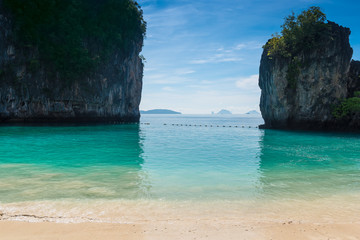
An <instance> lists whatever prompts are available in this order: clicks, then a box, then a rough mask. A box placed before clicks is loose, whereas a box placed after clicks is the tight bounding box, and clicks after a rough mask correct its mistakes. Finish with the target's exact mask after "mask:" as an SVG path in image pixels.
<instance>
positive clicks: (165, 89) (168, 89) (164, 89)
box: [162, 86, 175, 92]
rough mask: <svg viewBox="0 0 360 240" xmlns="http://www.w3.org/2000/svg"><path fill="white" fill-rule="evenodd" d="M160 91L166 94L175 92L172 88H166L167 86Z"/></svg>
mask: <svg viewBox="0 0 360 240" xmlns="http://www.w3.org/2000/svg"><path fill="white" fill-rule="evenodd" d="M162 90H163V91H166V92H173V91H175V89H174V88H172V87H168V86H167V87H163V88H162Z"/></svg>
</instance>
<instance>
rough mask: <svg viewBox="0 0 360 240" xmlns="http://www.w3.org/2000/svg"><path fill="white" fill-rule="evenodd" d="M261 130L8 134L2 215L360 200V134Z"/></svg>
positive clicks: (1, 160)
mask: <svg viewBox="0 0 360 240" xmlns="http://www.w3.org/2000/svg"><path fill="white" fill-rule="evenodd" d="M261 123H262V119H261V118H260V117H252V116H246V115H230V116H216V115H215V116H212V115H209V116H206V115H205V116H201V115H144V116H142V118H141V124H128V125H105V126H102V125H99V126H77V127H75V126H68V127H64V126H61V127H19V126H12V127H0V141H1V145H0V210H1V208H3V209H4V208H6V207H8V208H7V210H6V211H10V210H9V209H10V207H12V209H13V210H14V209H15V208H16V207H17V210H16V211H25V210H24V207H26V206H27V209H30V206H31V208H32V209H36V208H37V207H36V206H34V204H35V203H37V204H38V205H39V203H42V204H43V203H47V206H51V204H50V205H49V203H51V202H57V203H60V202H64V201H68V202H72V204H73V203H76V202H78V203H84V202H92V203H94V204H99V203H101V204H110V205H114V201H115V202H118V203H119V204H121V203H124V202H129V201H131V202H132V203H131V204H135V205H136V201H138V202H151V203H152V204H155V203H156V201H158V202H162V204H164V202H167V203H171V202H177V201H178V202H187V203H188V202H197V203H201V202H204V203H205V202H211V201H213V202H214V201H218V202H227V204H228V203H229V202H232V201H233V202H236V201H242V202H243V203H247V206H248V207H249V206H250V205H251V204H255V205H256V204H257V203H260V202H271V201H273V202H276V201H302V200H305V201H317V200H318V199H322V198H336V197H338V196H345V195H347V196H353V195H355V196H357V195H358V194H359V193H360V141H359V139H360V135H356V134H349V133H346V134H345V133H321V132H315V133H314V132H296V131H276V130H260V129H258V128H256V126H258V125H259V124H261ZM165 124H166V125H165ZM181 125H182V126H181ZM186 125H187V126H186ZM189 125H191V126H189ZM194 125H196V126H194ZM199 125H201V126H199ZM205 125H206V126H205ZM218 126H219V127H218ZM354 199H356V198H354ZM107 201H108V203H106V202H107ZM24 202H26V203H24ZM154 202H155V203H154ZM18 203H19V204H18ZM17 204H18V205H17ZM249 204H250V205H249ZM35 205H36V204H35ZM40 205H41V204H40ZM40 205H39V206H40ZM125 205H126V204H125ZM14 206H15V207H14ZM41 206H42V205H41ZM83 206H84V205H83ZM20 207H21V209H22V210H19V209H20ZM41 208H46V207H44V206H42V207H41ZM50 209H51V207H50ZM14 211H15V210H14ZM16 211H15V212H16Z"/></svg>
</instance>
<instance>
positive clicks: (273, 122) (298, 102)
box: [259, 21, 360, 130]
mask: <svg viewBox="0 0 360 240" xmlns="http://www.w3.org/2000/svg"><path fill="white" fill-rule="evenodd" d="M327 24H328V25H329V26H330V29H331V31H330V34H329V36H328V38H327V39H325V41H323V42H322V43H321V47H320V48H317V49H314V50H313V51H311V52H301V53H298V54H297V58H298V59H299V61H300V62H302V63H304V64H302V65H301V66H300V69H299V70H300V71H299V74H298V76H297V78H296V85H295V87H291V86H290V85H289V83H288V80H287V71H288V68H289V66H290V60H289V59H288V58H285V57H280V56H274V57H269V56H268V51H267V49H266V48H265V49H264V52H263V54H262V57H261V63H260V74H259V86H260V88H261V100H260V110H261V114H262V116H263V118H264V121H265V125H264V126H262V127H264V128H278V129H313V130H351V129H357V130H359V129H360V126H359V123H358V122H359V120H360V118H359V116H355V115H353V116H348V117H346V118H342V119H337V118H335V117H334V116H333V113H332V112H333V109H334V106H336V105H338V104H340V103H341V101H342V100H343V99H346V98H349V97H353V94H354V92H355V91H358V90H359V89H360V81H359V76H360V62H357V61H352V62H351V57H352V53H353V50H352V48H351V47H350V44H349V35H350V29H348V28H345V27H342V26H339V25H337V24H336V23H333V22H330V21H329V22H328V23H327Z"/></svg>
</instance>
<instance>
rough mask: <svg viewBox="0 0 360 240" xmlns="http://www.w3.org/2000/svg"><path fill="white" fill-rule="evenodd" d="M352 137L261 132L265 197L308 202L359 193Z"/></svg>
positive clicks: (359, 146)
mask: <svg viewBox="0 0 360 240" xmlns="http://www.w3.org/2000/svg"><path fill="white" fill-rule="evenodd" d="M357 138H358V136H355V135H351V134H332V133H309V132H294V131H276V130H264V132H263V136H262V137H261V141H260V149H261V150H260V162H259V172H260V180H259V182H260V185H261V189H262V190H261V193H262V194H263V195H264V197H266V198H267V197H274V198H277V197H282V198H284V197H285V198H286V197H289V198H293V197H295V198H309V197H323V196H327V195H330V194H335V193H337V192H340V191H341V192H346V191H349V192H350V191H354V190H357V191H358V190H360V157H359V156H360V143H359V142H358V141H354V140H356V139H357Z"/></svg>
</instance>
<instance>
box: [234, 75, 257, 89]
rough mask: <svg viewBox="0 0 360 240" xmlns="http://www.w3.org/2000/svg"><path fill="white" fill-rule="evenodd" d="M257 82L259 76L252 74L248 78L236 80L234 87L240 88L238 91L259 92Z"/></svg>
mask: <svg viewBox="0 0 360 240" xmlns="http://www.w3.org/2000/svg"><path fill="white" fill-rule="evenodd" d="M258 80H259V75H258V74H254V75H251V76H249V77H242V78H240V79H239V80H237V81H236V82H235V85H236V87H237V88H240V89H247V90H256V91H260V89H259V86H258Z"/></svg>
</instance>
